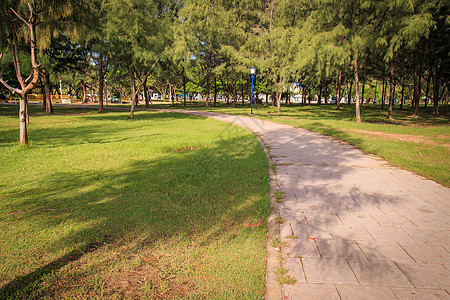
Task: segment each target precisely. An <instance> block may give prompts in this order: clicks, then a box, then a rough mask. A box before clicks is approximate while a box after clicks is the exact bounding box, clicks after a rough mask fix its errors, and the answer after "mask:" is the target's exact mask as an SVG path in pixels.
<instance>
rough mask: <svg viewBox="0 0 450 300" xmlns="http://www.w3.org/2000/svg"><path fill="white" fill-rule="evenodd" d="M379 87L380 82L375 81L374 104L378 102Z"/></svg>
mask: <svg viewBox="0 0 450 300" xmlns="http://www.w3.org/2000/svg"><path fill="white" fill-rule="evenodd" d="M377 87H378V81H377V80H375V93H374V95H373V103H374V104H375V103H376V102H377Z"/></svg>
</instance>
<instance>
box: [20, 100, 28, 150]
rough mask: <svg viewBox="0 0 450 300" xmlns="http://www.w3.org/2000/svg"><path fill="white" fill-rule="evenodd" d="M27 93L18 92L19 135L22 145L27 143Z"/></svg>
mask: <svg viewBox="0 0 450 300" xmlns="http://www.w3.org/2000/svg"><path fill="white" fill-rule="evenodd" d="M27 96H28V93H20V94H19V98H20V100H19V137H20V143H21V144H22V145H27V144H28V133H27V123H28V122H27V119H28V100H27Z"/></svg>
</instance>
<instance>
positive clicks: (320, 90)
mask: <svg viewBox="0 0 450 300" xmlns="http://www.w3.org/2000/svg"><path fill="white" fill-rule="evenodd" d="M317 95H318V98H317V104H319V105H321V104H322V82H319V88H318V90H317Z"/></svg>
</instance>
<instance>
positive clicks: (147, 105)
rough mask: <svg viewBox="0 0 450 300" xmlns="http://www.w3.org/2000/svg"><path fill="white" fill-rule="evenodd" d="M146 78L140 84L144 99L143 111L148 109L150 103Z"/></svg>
mask: <svg viewBox="0 0 450 300" xmlns="http://www.w3.org/2000/svg"><path fill="white" fill-rule="evenodd" d="M147 79H148V78H147V76H146V77H145V78H144V82H143V83H142V87H143V89H144V98H145V109H149V108H150V101H149V99H148V88H147Z"/></svg>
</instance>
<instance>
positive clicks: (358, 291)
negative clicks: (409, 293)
mask: <svg viewBox="0 0 450 300" xmlns="http://www.w3.org/2000/svg"><path fill="white" fill-rule="evenodd" d="M337 291H338V293H339V296H340V299H343V300H361V299H364V300H391V299H392V300H397V297H395V294H394V292H393V291H392V290H391V289H390V288H388V287H380V286H377V287H375V286H364V285H341V286H337ZM299 299H301V298H299Z"/></svg>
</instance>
